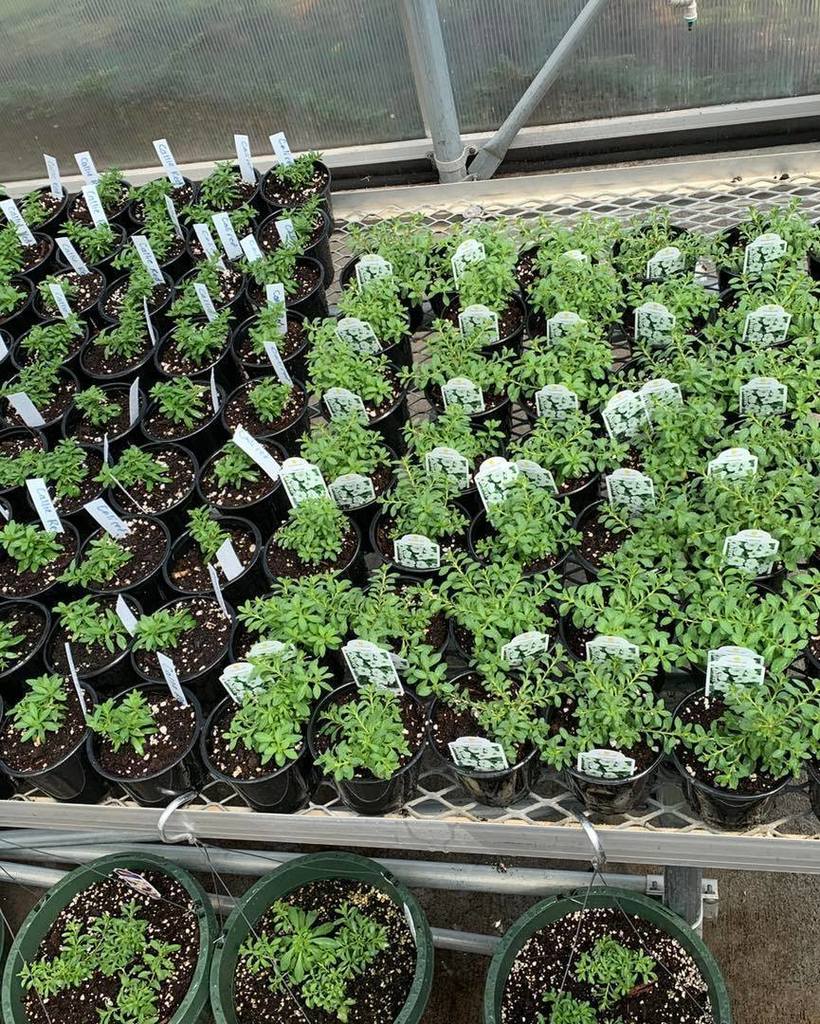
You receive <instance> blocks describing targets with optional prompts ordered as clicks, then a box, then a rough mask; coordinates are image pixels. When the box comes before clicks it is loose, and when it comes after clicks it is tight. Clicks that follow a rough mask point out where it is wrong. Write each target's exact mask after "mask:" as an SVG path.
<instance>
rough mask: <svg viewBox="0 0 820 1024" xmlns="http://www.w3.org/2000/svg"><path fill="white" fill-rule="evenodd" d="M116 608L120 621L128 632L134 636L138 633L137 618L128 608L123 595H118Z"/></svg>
mask: <svg viewBox="0 0 820 1024" xmlns="http://www.w3.org/2000/svg"><path fill="white" fill-rule="evenodd" d="M115 608H116V611H117V615H118V616H119V620H120V622H121V623H122V624H123V626H124V627H125V630H126V632H127V633H129V634H130V635H131V636H133V635H134V634H135V633H136V631H137V617H136V615H135V614H134V613H133V612H132V611H131V609H130V608H129V607H128V604H127V603H126V600H125V598H124V597H123V596H122V594H118V595H117V603H116V605H115Z"/></svg>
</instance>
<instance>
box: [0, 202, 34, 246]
mask: <svg viewBox="0 0 820 1024" xmlns="http://www.w3.org/2000/svg"><path fill="white" fill-rule="evenodd" d="M0 210H2V211H3V213H4V214H5V215H6V220H7V221H8V222H9V224H11V225H12V227H13V228H14V230H15V231H16V232H17V237H18V238H19V239H20V241H21V242H22V244H23V245H36V244H37V239H36V238H35V237H34V235H33V234H32V233H31V228H30V227H29V226H28V224H26V221H25V218H24V217H23V215H22V213H20V211H19V210H18V209H17V203H15V201H14V200H13V199H3V200H0Z"/></svg>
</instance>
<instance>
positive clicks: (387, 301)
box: [339, 277, 409, 348]
mask: <svg viewBox="0 0 820 1024" xmlns="http://www.w3.org/2000/svg"><path fill="white" fill-rule="evenodd" d="M339 309H340V310H341V311H342V313H344V315H345V316H347V317H356V318H357V319H359V320H366V321H367V323H369V324H370V326H371V327H372V328H373V332H374V334H375V335H376V337H377V338H378V339H379V341H380V342H381V344H382V347H383V348H388V347H389V346H390V345H395V344H396V343H397V342H399V341H401V339H402V338H403V337H404V335H405V334H407V332H408V330H409V325H408V317H407V310H406V309H405V307H404V306H403V305H402V302H401V299H400V298H399V287H398V284H397V283H396V281H395V280H394V278H392V277H381V278H377V279H376V280H375V281H369V282H368V283H367V284H366V285H365V286H364V287H362V286H361V285H359V284H358V283H357V282H355V281H353V282H351V283H350V284H349V285H348V286H347V288H345V289H344V291H343V292H342V294H341V297H340V299H339Z"/></svg>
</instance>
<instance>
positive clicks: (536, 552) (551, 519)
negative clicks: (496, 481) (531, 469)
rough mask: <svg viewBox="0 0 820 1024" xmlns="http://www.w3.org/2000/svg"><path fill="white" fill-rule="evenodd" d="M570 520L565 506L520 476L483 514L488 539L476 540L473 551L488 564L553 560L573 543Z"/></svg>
mask: <svg viewBox="0 0 820 1024" xmlns="http://www.w3.org/2000/svg"><path fill="white" fill-rule="evenodd" d="M572 519H573V516H572V513H571V511H570V508H569V505H568V504H566V502H564V501H561V500H559V499H558V498H557V497H556V496H555V495H554V494H553V493H552V492H551V491H548V490H546V489H545V488H542V487H537V486H535V485H534V484H532V483H531V482H530V480H529V479H528V478H527V477H526V476H524V474H523V473H522V474H521V475H520V476H518V477H517V478H516V479H515V480H514V481H513V482H512V484H511V485H510V487H509V489H508V490H507V492H506V494H505V496H504V498H503V499H502V500H501V501H499V502H497V503H494V504H492V505H491V506H490V508H489V509H488V510H487V521H488V522H489V524H490V525H491V526H492V530H493V532H492V536H490V537H485V538H484V539H483V540H479V541H478V543H477V545H476V551H477V552H478V554H479V555H480V556H481V557H482V558H486V559H488V560H490V561H493V560H496V559H499V558H501V559H505V558H510V559H512V560H514V561H517V562H519V563H520V564H521V565H524V566H528V565H532V564H534V563H536V562H540V561H543V560H544V559H547V558H555V557H556V556H557V555H558V553H559V552H560V551H562V550H567V549H569V547H570V546H571V545H572V544H573V543H574V542H575V540H576V539H577V533H576V531H575V530H573V529H572V528H571V523H572Z"/></svg>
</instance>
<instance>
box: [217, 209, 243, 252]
mask: <svg viewBox="0 0 820 1024" xmlns="http://www.w3.org/2000/svg"><path fill="white" fill-rule="evenodd" d="M211 220H212V221H213V222H214V227H215V228H216V233H217V234H218V235H219V240H220V242H221V243H222V248H223V249H224V250H225V254H226V255H227V257H228V259H229V260H238V259H239V258H240V257H241V255H242V252H243V250H242V246H241V245H240V244H239V239H238V238H237V237H236V231H234V227H233V224H232V223H231V218H230V214H227V213H215V214H214V215H213V217H211Z"/></svg>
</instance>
